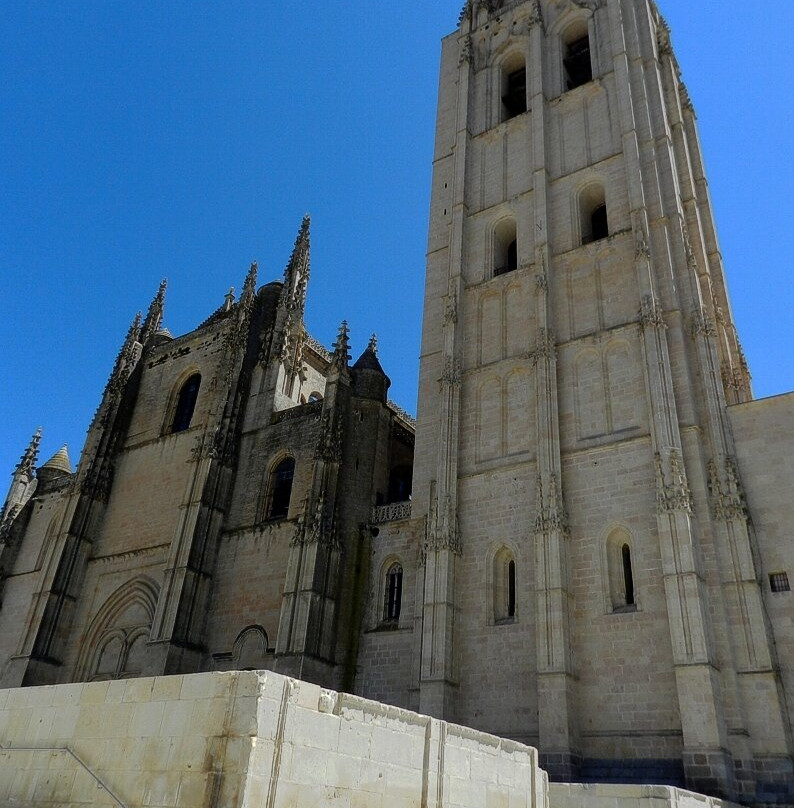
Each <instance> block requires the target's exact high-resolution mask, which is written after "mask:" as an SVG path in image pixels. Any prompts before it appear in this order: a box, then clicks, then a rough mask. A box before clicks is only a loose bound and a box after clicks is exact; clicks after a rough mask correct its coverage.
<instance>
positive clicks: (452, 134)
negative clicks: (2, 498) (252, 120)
mask: <svg viewBox="0 0 794 808" xmlns="http://www.w3.org/2000/svg"><path fill="white" fill-rule="evenodd" d="M309 242H310V238H309V221H308V219H306V220H305V221H304V222H303V224H302V226H301V228H300V232H299V234H298V238H297V240H296V242H295V247H294V250H293V253H292V256H291V258H290V259H289V262H288V264H287V268H286V271H285V273H284V277H283V279H280V280H277V281H271V282H269V283H266V284H265V285H263V286H257V267H256V266H255V265H254V266H252V267H251V269H250V271H249V273H248V275H247V276H246V278H245V280H244V283H243V286H242V290H241V292H240V294H239V296H235V295H234V294H233V293H231V292H230V293H229V294H228V295H227V296H226V298H225V299H224V301H223V303H222V304H221V306H220V307H219V308H218V309H217V310H216V311H215V312H214V313H212V314H211V315H210V316H209V317H208V318H207V319H206V320H205V321H204V322H203V323H202V324H201V325H199V326H198V327H197V328H196V329H195V330H194V331H191V332H190V333H188V334H184V335H182V336H178V337H174V336H173V335H171V334H170V333H169V332H168V331H166V330H164V329H163V324H162V320H163V309H164V304H165V291H166V290H165V284H163V285H161V287H160V289H159V290H158V292H157V295H156V296H155V298H154V301H153V302H152V304H151V306H150V307H149V309H148V312H147V314H146V316H145V317H144V318H136V319H135V320H134V321H133V323H132V325H131V326H130V328H129V331H128V333H127V336H126V338H125V339H124V341H123V344H122V346H121V349H120V352H119V354H118V358H117V360H116V364H115V366H114V368H113V369H112V372H111V374H110V378H109V380H108V383H107V386H106V388H105V390H104V392H103V394H102V398H101V402H100V404H99V408H98V409H97V411H96V415H95V417H94V420H93V422H92V424H91V426H90V429H89V431H88V437H87V440H86V445H85V448H84V450H83V453H82V455H81V459H80V463H79V464H78V466H77V468H76V469H74V470H73V469H72V467H71V464H70V460H69V458H68V455H67V453H66V452H65V450H62V451H60V452H59V453H57V454H56V455H55V456H54V457H53V458H52V459H50V460H49V461H47V462H46V463H44V464H42V465H38V463H39V458H38V444H39V439H40V435H39V434H37V435H36V436H34V438H33V441H32V443H31V445H30V447H29V448H28V450H27V451H26V452H25V454H24V456H23V458H22V460H21V462H20V464H19V465H18V467H17V469H16V470H15V472H14V475H13V481H12V486H11V489H10V492H9V494H8V498H7V501H6V504H5V507H4V510H3V513H2V521H0V553H1V555H0V565H1V569H2V610H0V676H1V677H2V678H1V679H0V682H1V683H2V686H4V687H18V686H25V685H38V684H54V683H64V682H73V681H94V680H102V679H117V678H125V677H137V676H147V675H160V674H169V673H189V672H197V671H225V670H234V669H268V670H273V671H276V672H279V673H284V674H287V675H289V676H293V677H297V678H302V679H306V680H309V681H311V682H315V683H318V684H321V685H323V686H325V687H331V688H335V689H341V690H345V691H349V692H351V693H355V694H359V695H363V696H366V697H367V698H371V699H376V700H379V701H383V702H386V703H388V704H392V705H396V706H398V707H405V708H408V709H412V710H417V711H420V712H422V713H426V714H429V715H431V716H434V717H437V718H443V719H447V720H450V721H454V722H456V723H459V724H463V725H466V726H470V727H473V728H475V729H478V730H482V731H485V732H489V733H493V734H494V735H499V736H503V737H507V738H511V739H514V740H517V741H520V742H522V743H526V744H528V745H532V746H536V747H537V748H538V749H539V751H540V755H541V762H542V765H543V766H544V768H546V769H547V770H548V772H549V773H550V776H551V777H552V778H553V779H556V780H562V781H585V782H589V781H606V782H633V783H662V784H671V785H677V786H686V787H689V788H692V789H693V790H697V791H700V792H703V793H706V794H711V795H715V796H722V797H726V798H728V799H733V800H735V801H738V802H742V803H747V804H764V805H772V804H776V805H791V804H792V803H794V764H793V762H792V750H793V748H792V718H793V715H792V712H791V710H792V709H794V597H793V596H792V594H791V591H790V581H789V577H790V576H791V575H792V574H794V545H793V544H792V542H791V536H790V530H789V526H790V525H791V524H792V523H794V504H793V503H794V461H793V460H792V458H794V451H792V450H794V395H791V394H789V395H784V396H779V397H776V398H773V399H765V400H754V399H753V396H752V391H751V385H750V373H749V370H748V367H747V362H746V360H745V358H744V355H743V353H742V349H741V345H740V343H739V337H738V334H737V331H736V328H735V326H734V322H733V318H732V313H731V307H730V304H729V299H728V293H727V289H726V281H725V274H724V269H723V265H722V258H721V254H720V250H719V245H718V241H717V235H716V229H715V223H714V216H713V211H712V207H711V203H710V199H709V195H708V186H707V182H706V177H705V174H704V168H703V158H702V155H701V150H700V144H699V140H698V134H697V126H696V118H695V112H694V107H693V103H692V101H691V99H690V97H689V95H688V93H687V90H686V87H685V85H684V84H683V82H682V79H681V74H680V70H679V67H678V63H677V61H676V57H675V54H674V52H673V48H672V45H671V40H670V31H669V29H668V27H667V25H666V24H665V22H664V19H663V18H662V16H661V14H660V11H659V9H658V8H657V5H656V3H654V2H653V0H512V2H511V0H501V1H500V0H469V2H467V3H466V5H465V6H464V8H463V11H462V13H461V16H460V21H459V26H458V29H457V30H456V31H455V32H453V33H452V34H450V35H449V36H447V37H446V38H445V39H444V40H443V44H442V60H441V81H440V89H439V103H438V116H437V125H436V141H435V158H434V163H433V182H432V200H431V207H430V227H429V242H428V263H427V275H426V292H425V298H424V300H425V309H424V320H423V337H422V348H421V364H420V382H419V396H418V401H419V404H418V416H417V420H416V423H414V421H413V420H412V418H411V417H410V416H408V415H407V414H406V413H404V412H402V411H401V410H400V409H399V408H398V407H396V406H394V405H393V404H391V403H390V402H389V399H388V388H389V379H388V376H387V375H386V373H385V372H384V369H383V368H382V367H381V365H380V362H379V360H378V355H377V341H376V339H375V338H374V337H373V339H372V340H371V341H370V344H369V346H368V347H367V349H366V350H365V351H364V352H363V354H362V355H361V356H360V357H358V358H357V359H356V361H355V362H354V361H353V359H352V357H351V355H350V353H349V338H348V328H347V325H346V324H345V323H342V326H341V327H340V330H339V335H338V337H337V340H336V342H335V343H334V345H333V346H331V347H330V348H325V347H324V346H322V345H320V344H319V343H318V342H316V341H315V340H314V339H312V337H311V336H310V335H309V334H308V333H307V330H306V327H305V325H304V320H303V312H304V305H305V301H306V296H307V293H308V289H309V286H308V284H309V268H310V243H309Z"/></svg>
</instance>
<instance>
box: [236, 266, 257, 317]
mask: <svg viewBox="0 0 794 808" xmlns="http://www.w3.org/2000/svg"><path fill="white" fill-rule="evenodd" d="M258 271H259V264H257V262H256V261H253V262H252V263H251V266H250V268H249V269H248V274H247V275H246V276H245V281H244V282H243V291H242V292H240V306H241V307H242V308H247V307H248V306H250V305H251V303H253V301H254V296H255V295H256V274H257V272H258Z"/></svg>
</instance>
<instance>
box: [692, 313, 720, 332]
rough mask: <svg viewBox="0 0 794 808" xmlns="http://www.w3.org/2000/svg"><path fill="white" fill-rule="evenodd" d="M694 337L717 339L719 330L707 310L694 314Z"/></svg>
mask: <svg viewBox="0 0 794 808" xmlns="http://www.w3.org/2000/svg"><path fill="white" fill-rule="evenodd" d="M692 336H693V337H716V336H717V328H716V327H715V325H714V321H713V320H712V319H711V317H710V315H709V313H708V312H707V311H706V310H705V309H699V310H698V311H695V312H694V313H693V314H692Z"/></svg>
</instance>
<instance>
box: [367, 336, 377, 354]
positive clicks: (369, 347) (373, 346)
mask: <svg viewBox="0 0 794 808" xmlns="http://www.w3.org/2000/svg"><path fill="white" fill-rule="evenodd" d="M367 350H368V351H372V353H374V354H375V356H377V355H378V335H377V334H373V335H372V336H371V337H370V338H369V345H367Z"/></svg>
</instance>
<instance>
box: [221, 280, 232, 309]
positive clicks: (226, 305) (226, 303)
mask: <svg viewBox="0 0 794 808" xmlns="http://www.w3.org/2000/svg"><path fill="white" fill-rule="evenodd" d="M233 305H234V287H233V286H230V287H229V291H228V292H227V293H226V296H225V297H224V298H223V310H224V311H230V310H231V308H232V306H233Z"/></svg>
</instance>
